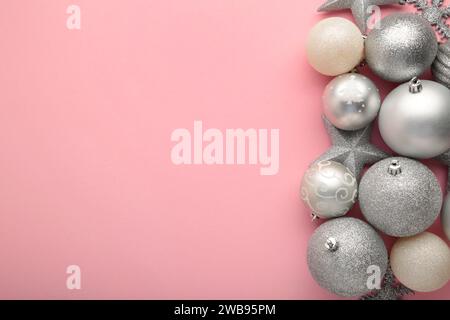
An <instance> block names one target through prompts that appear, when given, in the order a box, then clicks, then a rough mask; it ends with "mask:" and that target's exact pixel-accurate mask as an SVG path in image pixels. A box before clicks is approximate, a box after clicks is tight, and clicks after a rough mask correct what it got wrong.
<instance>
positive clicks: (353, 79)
mask: <svg viewBox="0 0 450 320" xmlns="http://www.w3.org/2000/svg"><path fill="white" fill-rule="evenodd" d="M323 105H324V113H325V116H326V117H327V118H328V120H330V122H331V123H332V124H333V125H334V126H335V127H337V128H339V129H342V130H349V131H354V130H359V129H362V128H364V127H367V126H368V125H369V124H370V123H371V122H372V121H373V120H374V119H375V118H376V116H377V114H378V111H379V110H380V106H381V99H380V94H379V91H378V88H377V87H376V86H375V84H374V83H373V82H372V81H371V80H370V79H369V78H367V77H365V76H363V75H361V74H357V73H349V74H344V75H341V76H338V77H337V78H335V79H333V80H332V81H331V82H330V83H329V84H328V85H327V87H326V88H325V92H324V94H323Z"/></svg>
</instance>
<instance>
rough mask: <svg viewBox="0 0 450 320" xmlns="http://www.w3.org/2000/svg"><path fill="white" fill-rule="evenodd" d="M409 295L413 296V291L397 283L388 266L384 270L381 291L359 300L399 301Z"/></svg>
mask: <svg viewBox="0 0 450 320" xmlns="http://www.w3.org/2000/svg"><path fill="white" fill-rule="evenodd" d="M410 294H414V291H412V290H411V289H409V288H407V287H405V286H404V285H402V284H401V283H399V282H398V281H397V280H396V279H395V276H394V273H393V272H392V269H391V267H390V266H389V267H388V269H387V270H386V275H385V276H384V279H383V284H382V286H381V289H380V290H375V291H373V292H371V293H369V294H367V295H365V296H362V297H361V300H401V299H402V298H403V297H404V296H407V295H410Z"/></svg>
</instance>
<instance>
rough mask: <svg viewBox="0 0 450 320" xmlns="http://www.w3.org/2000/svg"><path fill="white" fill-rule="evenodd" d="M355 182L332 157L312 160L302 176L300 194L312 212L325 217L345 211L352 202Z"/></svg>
mask: <svg viewBox="0 0 450 320" xmlns="http://www.w3.org/2000/svg"><path fill="white" fill-rule="evenodd" d="M357 194H358V183H357V181H356V178H355V176H354V175H353V173H352V172H351V171H350V170H349V169H348V168H347V167H345V166H344V165H342V164H340V163H337V162H334V161H319V162H317V163H314V164H312V165H311V166H310V167H309V169H308V170H307V171H306V173H305V175H304V176H303V179H302V184H301V188H300V196H301V198H302V200H303V201H304V202H305V204H306V205H307V206H308V207H309V208H310V209H311V210H312V216H313V217H314V218H315V217H318V218H323V219H329V218H336V217H340V216H343V215H345V214H346V213H347V212H348V211H349V210H350V209H351V208H352V206H353V205H354V203H355V202H356V198H357Z"/></svg>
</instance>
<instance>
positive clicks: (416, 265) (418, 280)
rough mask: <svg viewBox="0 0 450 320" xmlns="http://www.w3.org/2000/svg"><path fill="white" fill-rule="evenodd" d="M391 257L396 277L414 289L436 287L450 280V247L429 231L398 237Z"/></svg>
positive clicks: (425, 289)
mask: <svg viewBox="0 0 450 320" xmlns="http://www.w3.org/2000/svg"><path fill="white" fill-rule="evenodd" d="M390 261H391V267H392V271H393V272H394V275H395V276H396V277H397V279H398V280H399V281H400V282H401V283H403V284H404V285H405V286H407V287H408V288H410V289H412V290H414V291H418V292H431V291H435V290H438V289H440V288H442V287H443V286H444V285H445V284H446V283H447V282H448V280H450V249H449V248H448V246H447V244H446V243H445V242H444V241H443V240H442V239H441V238H439V237H438V236H436V235H434V234H432V233H429V232H424V233H422V234H419V235H416V236H414V237H409V238H403V239H399V240H397V242H396V243H395V244H394V246H393V247H392V251H391V259H390Z"/></svg>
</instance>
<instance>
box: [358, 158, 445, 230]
mask: <svg viewBox="0 0 450 320" xmlns="http://www.w3.org/2000/svg"><path fill="white" fill-rule="evenodd" d="M359 203H360V207H361V211H362V213H363V215H364V217H365V218H366V219H367V221H368V222H369V223H370V224H371V225H372V226H374V227H375V228H376V229H378V230H380V231H382V232H384V233H386V234H387V235H389V236H393V237H409V236H413V235H416V234H419V233H421V232H423V231H425V230H426V229H428V228H429V227H430V226H431V225H432V224H433V223H434V222H435V221H436V219H437V218H438V216H439V213H440V211H441V207H442V191H441V187H440V185H439V182H438V180H437V178H436V176H435V175H434V174H433V172H431V170H430V169H428V167H426V166H425V165H423V164H422V163H420V162H418V161H416V160H412V159H408V158H402V157H399V158H388V159H384V160H382V161H380V162H377V163H376V164H374V165H373V166H372V167H370V168H369V170H368V171H367V172H366V174H365V175H364V176H363V177H362V179H361V182H360V193H359Z"/></svg>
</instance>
